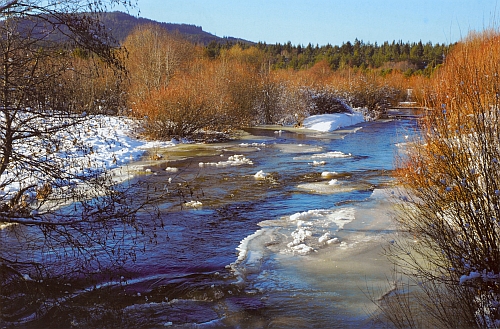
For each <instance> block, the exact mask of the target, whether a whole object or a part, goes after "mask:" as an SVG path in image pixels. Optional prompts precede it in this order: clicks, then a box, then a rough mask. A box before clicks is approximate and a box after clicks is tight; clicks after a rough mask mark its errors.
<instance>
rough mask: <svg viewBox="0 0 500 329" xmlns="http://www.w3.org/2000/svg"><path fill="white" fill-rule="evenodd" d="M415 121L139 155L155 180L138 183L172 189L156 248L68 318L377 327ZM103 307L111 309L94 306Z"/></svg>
mask: <svg viewBox="0 0 500 329" xmlns="http://www.w3.org/2000/svg"><path fill="white" fill-rule="evenodd" d="M411 125H412V123H411V122H409V121H386V122H367V123H363V124H360V125H358V126H356V127H353V129H348V130H345V131H341V132H337V133H330V134H318V133H310V132H309V133H308V132H304V131H300V134H298V133H297V131H277V130H272V129H248V130H247V132H246V133H245V134H244V135H243V137H244V138H243V139H242V140H239V141H234V142H229V143H223V144H209V145H206V144H203V145H201V144H199V145H198V144H195V145H182V146H179V147H176V148H174V149H168V150H160V152H163V153H164V155H165V156H164V158H163V160H162V161H161V162H153V161H149V162H148V161H145V162H144V163H143V164H142V165H144V166H145V168H149V169H150V170H151V174H150V175H147V176H141V177H140V179H147V180H150V181H151V182H154V183H155V184H156V185H157V186H158V188H159V189H162V190H167V191H169V192H171V195H172V198H171V199H170V200H169V201H168V202H166V203H165V204H164V205H161V206H160V209H161V210H162V212H163V213H162V216H163V222H164V224H165V228H164V230H163V231H159V232H158V233H157V234H158V239H157V240H158V244H156V245H151V246H149V249H148V252H147V253H145V254H140V255H138V258H137V261H136V262H135V263H134V264H132V265H130V266H129V267H128V268H127V269H126V270H127V274H126V275H124V276H123V279H122V280H120V282H114V283H108V284H107V285H106V288H104V286H103V287H102V288H101V289H97V290H93V291H86V292H85V293H81V294H80V295H79V296H78V297H77V298H73V299H71V300H67V301H66V303H67V304H66V306H67V309H68V311H67V312H68V313H66V314H71V315H70V316H69V315H67V316H66V318H67V321H69V322H66V323H72V325H73V326H74V327H85V326H87V327H92V326H95V327H99V326H105V324H106V323H112V324H113V325H115V326H116V327H124V328H134V327H137V326H141V327H144V328H160V327H175V328H191V327H206V328H221V327H222V328H224V327H225V328H264V327H268V328H311V327H328V328H345V327H350V328H356V327H358V328H364V327H373V326H376V324H375V323H374V322H372V321H371V319H370V312H374V311H376V308H375V306H374V305H372V303H371V302H370V301H369V299H368V298H367V297H366V292H367V289H368V288H375V289H378V288H384V287H386V286H387V283H386V277H387V276H389V274H390V272H389V270H390V266H388V263H387V261H386V260H385V258H384V257H383V256H382V250H383V249H382V248H383V247H384V245H385V244H386V243H387V241H388V240H390V239H391V234H394V227H393V224H392V223H391V220H390V217H389V215H388V210H390V204H389V203H388V198H389V197H388V195H390V193H388V191H389V190H390V188H391V178H390V172H391V170H392V168H393V156H394V152H395V150H396V145H397V143H398V142H400V141H401V140H400V138H399V135H402V136H403V135H404V134H406V133H402V132H403V131H404V130H405V129H411ZM244 159H246V160H244ZM243 160H244V161H243ZM247 160H248V161H247ZM315 161H316V162H315ZM166 168H170V169H169V170H165V169H166ZM172 168H177V169H178V170H173V169H172ZM258 172H259V175H257V176H256V173H258ZM179 190H181V191H183V192H182V195H179V192H178V191H179ZM186 201H187V202H192V203H185V202H186ZM195 204H196V206H195V207H189V205H195ZM143 216H144V217H143V218H142V220H147V214H144V215H143ZM96 296H97V297H96ZM99 296H100V297H99ZM101 297H102V298H101ZM99 298H101V299H99ZM89 300H91V301H93V304H92V305H93V306H89V305H90V304H88V303H86V302H85V301H89ZM100 307H101V308H103V309H106V310H107V311H106V312H100V313H99V312H95V310H97V309H99V308H100ZM76 309H78V311H75V310H76ZM71 312H73V313H71ZM78 312H80V313H78ZM82 314H83V315H82ZM50 316H56V315H49V317H50ZM59 316H60V314H59ZM52 320H53V318H52ZM52 320H51V321H52ZM71 321H73V322H71Z"/></svg>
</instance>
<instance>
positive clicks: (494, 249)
mask: <svg viewBox="0 0 500 329" xmlns="http://www.w3.org/2000/svg"><path fill="white" fill-rule="evenodd" d="M499 87H500V34H499V33H498V32H497V31H487V32H484V33H480V34H476V33H474V34H471V35H470V36H469V37H468V38H466V39H465V40H464V41H463V42H461V43H459V44H458V45H457V46H455V47H454V49H453V51H452V53H451V54H449V55H448V57H447V59H446V62H445V64H444V66H443V67H442V68H441V69H440V70H439V71H438V72H437V73H436V74H435V76H434V78H433V79H432V89H431V90H429V91H427V92H426V94H425V96H426V99H425V101H426V104H427V105H428V106H430V107H431V108H432V111H433V112H432V113H431V115H428V116H427V117H426V118H425V120H424V121H423V122H422V126H421V130H422V133H421V134H419V139H417V140H414V141H413V143H412V144H411V145H410V146H409V147H408V148H407V149H406V151H407V154H406V155H405V156H403V157H402V158H401V159H400V163H399V165H398V170H397V177H398V179H399V181H400V183H401V186H402V187H403V188H404V195H403V196H402V202H401V204H400V206H401V211H400V212H398V216H397V220H398V222H399V224H400V225H401V227H402V229H403V230H404V231H408V232H410V234H411V235H410V238H411V239H413V238H415V239H417V241H418V242H417V243H414V242H405V241H408V240H404V239H402V240H401V241H399V242H397V243H396V244H395V245H394V247H393V248H392V249H391V256H392V257H393V259H394V260H395V261H396V263H397V264H398V265H399V266H400V267H399V269H400V270H401V271H402V272H403V273H405V274H407V275H409V279H410V280H411V282H413V283H414V284H415V287H416V288H414V289H413V290H414V291H413V292H412V296H413V297H412V298H413V299H412V304H413V306H412V308H413V309H410V311H409V312H408V309H407V314H409V315H410V317H411V316H413V319H415V316H417V317H419V316H421V315H422V314H423V313H425V314H427V315H428V316H430V317H431V321H432V323H434V324H435V325H436V326H438V327H453V328H457V327H483V328H490V327H499V326H500V167H499V166H500V147H499V145H500V129H499V127H498V122H499V121H498V120H499V116H500V112H499V111H500V108H499V105H500V104H499V97H500V94H499V90H500V89H499ZM416 309H419V310H418V311H419V312H420V314H418V313H415V310H416ZM389 313H390V312H389ZM397 325H398V326H400V327H408V326H410V325H409V323H407V322H406V323H405V322H401V323H397Z"/></svg>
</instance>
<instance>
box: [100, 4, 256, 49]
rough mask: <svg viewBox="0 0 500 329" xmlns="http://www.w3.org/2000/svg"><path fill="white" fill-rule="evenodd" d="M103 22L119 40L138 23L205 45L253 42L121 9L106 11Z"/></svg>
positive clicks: (123, 38)
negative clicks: (157, 26) (155, 19)
mask: <svg viewBox="0 0 500 329" xmlns="http://www.w3.org/2000/svg"><path fill="white" fill-rule="evenodd" d="M102 22H103V23H104V25H105V26H106V28H107V29H109V30H110V31H111V34H112V36H113V37H114V38H115V39H116V40H118V41H119V42H122V41H123V40H125V38H126V37H127V36H128V35H129V34H130V32H132V30H133V29H134V28H135V27H136V26H138V25H146V24H158V25H160V26H162V27H163V28H165V29H166V30H167V31H170V32H177V33H180V34H181V35H182V36H183V37H185V38H186V39H187V40H189V41H191V42H194V43H199V44H203V45H207V44H209V43H210V42H216V43H222V44H226V43H236V42H243V43H248V44H251V43H252V42H249V41H246V40H243V39H238V38H233V37H218V36H216V35H213V34H211V33H208V32H206V31H203V29H202V27H201V26H196V25H190V24H174V23H163V22H157V21H154V20H151V19H147V18H142V17H136V16H132V15H129V14H126V13H123V12H119V11H115V12H110V13H104V14H103V16H102Z"/></svg>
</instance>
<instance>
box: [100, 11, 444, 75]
mask: <svg viewBox="0 0 500 329" xmlns="http://www.w3.org/2000/svg"><path fill="white" fill-rule="evenodd" d="M102 22H103V23H104V24H105V26H106V28H107V29H109V30H110V31H111V34H112V35H113V36H114V38H115V39H116V40H118V41H119V42H122V41H123V40H125V38H126V37H127V36H128V35H129V34H130V33H131V32H132V30H133V29H134V28H135V27H136V26H138V25H147V24H157V25H160V26H162V27H163V28H165V29H166V30H167V31H170V32H175V33H179V34H181V35H182V36H183V37H184V38H185V39H187V40H188V41H191V42H193V43H196V44H202V45H204V46H205V47H206V51H207V52H206V53H207V54H208V55H209V56H210V57H212V58H216V57H218V55H219V54H220V52H221V50H222V49H229V48H231V47H232V46H234V45H236V44H238V45H240V46H241V47H242V48H243V49H245V48H248V47H250V46H255V47H257V48H258V49H259V50H261V51H263V52H264V53H265V54H267V58H268V62H269V63H270V64H271V65H272V68H274V69H295V70H297V69H307V68H310V67H312V66H313V65H314V64H316V63H318V62H320V61H325V62H327V63H328V66H329V67H330V68H331V69H333V70H338V69H344V68H355V69H361V70H365V69H377V70H379V71H380V72H381V73H390V72H391V71H393V70H397V71H400V72H404V73H405V75H407V76H410V75H413V74H424V75H427V76H429V75H430V74H431V73H432V71H433V70H434V69H435V68H436V67H437V66H438V65H440V64H442V63H443V61H444V58H445V56H446V54H447V53H448V51H449V48H450V45H445V44H433V43H431V42H430V41H429V42H426V43H423V42H422V41H418V42H409V41H406V42H403V41H401V40H399V41H392V42H388V41H387V42H384V43H382V44H377V43H373V44H372V43H365V42H363V41H362V40H358V39H356V40H354V41H353V42H350V41H346V42H345V43H343V44H342V45H330V44H328V45H323V46H318V45H316V46H314V45H312V44H310V43H309V44H308V45H306V46H304V45H292V44H291V42H288V43H286V44H279V43H276V44H266V43H262V42H258V43H255V42H252V41H247V40H243V39H239V38H235V37H218V36H215V35H213V34H210V33H208V32H206V31H203V29H202V27H201V26H196V25H189V24H173V23H164V22H157V21H154V20H151V19H147V18H141V17H135V16H132V15H129V14H126V13H123V12H110V13H104V14H103V19H102Z"/></svg>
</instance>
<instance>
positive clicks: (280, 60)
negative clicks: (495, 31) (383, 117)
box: [206, 39, 450, 76]
mask: <svg viewBox="0 0 500 329" xmlns="http://www.w3.org/2000/svg"><path fill="white" fill-rule="evenodd" d="M233 45H234V44H232V43H227V44H221V43H217V42H215V41H214V42H211V43H209V44H208V45H207V46H206V48H207V52H208V53H209V55H210V56H211V57H217V56H218V55H219V54H220V51H221V49H228V48H231V47H232V46H233ZM239 45H240V47H242V48H243V49H245V48H247V47H250V45H249V44H246V43H239ZM256 47H257V48H258V49H260V50H262V51H264V52H265V53H266V54H267V55H268V57H269V63H270V64H271V67H272V68H273V69H295V70H299V69H307V68H311V67H312V66H313V65H314V64H315V63H317V62H319V61H322V60H326V61H327V62H328V64H329V66H330V68H331V69H332V70H339V69H345V68H354V69H361V70H369V69H380V70H381V72H382V73H383V74H384V73H390V72H392V70H399V71H401V72H403V73H405V75H406V76H411V75H414V74H423V75H425V76H430V74H431V73H432V72H433V70H434V69H435V68H436V67H437V66H438V65H440V64H442V63H443V60H444V58H445V55H446V54H447V52H448V51H449V48H450V46H449V45H445V44H439V43H438V44H432V43H431V42H428V43H425V44H424V43H422V41H419V42H412V43H410V42H403V41H397V42H396V41H393V42H392V43H389V42H387V41H386V42H384V43H383V44H381V45H379V44H377V43H374V44H372V43H364V42H363V41H360V40H358V39H356V40H355V41H354V42H353V43H351V42H350V41H347V42H345V43H343V44H342V45H341V46H332V45H330V44H327V45H326V46H321V47H320V46H318V45H316V46H313V45H312V44H311V43H309V44H308V45H307V46H303V45H292V44H291V42H288V43H286V44H279V43H277V44H273V45H268V44H266V43H261V42H259V43H258V44H256Z"/></svg>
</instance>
